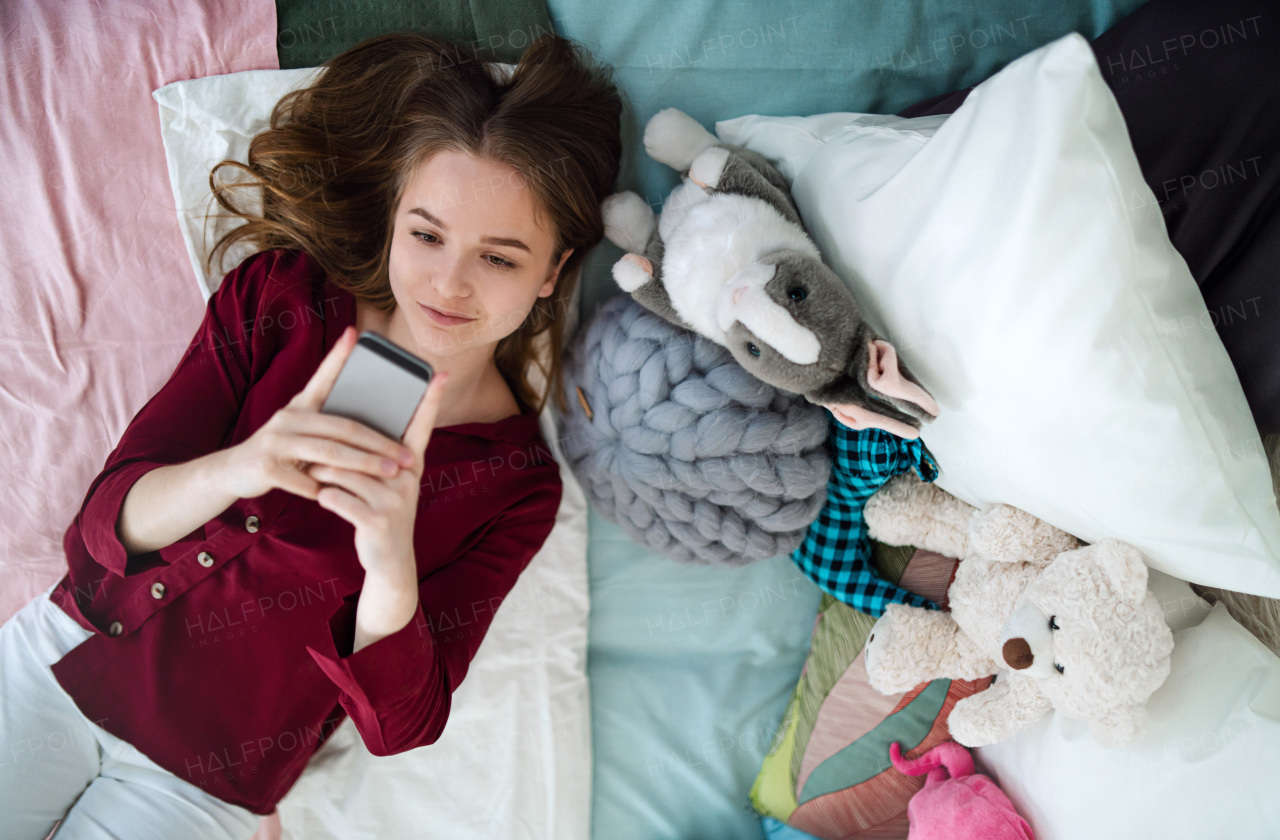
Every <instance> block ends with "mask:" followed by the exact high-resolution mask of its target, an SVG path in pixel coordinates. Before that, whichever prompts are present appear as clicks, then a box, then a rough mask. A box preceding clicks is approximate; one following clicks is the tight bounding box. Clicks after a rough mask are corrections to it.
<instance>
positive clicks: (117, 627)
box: [107, 621, 124, 636]
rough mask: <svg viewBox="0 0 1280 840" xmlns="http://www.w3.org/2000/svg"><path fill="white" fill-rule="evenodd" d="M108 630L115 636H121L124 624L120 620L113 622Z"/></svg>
mask: <svg viewBox="0 0 1280 840" xmlns="http://www.w3.org/2000/svg"><path fill="white" fill-rule="evenodd" d="M107 632H108V633H110V634H111V635H113V636H119V635H120V634H121V633H123V632H124V625H123V624H121V623H120V622H118V621H113V622H111V626H110V627H108V628H107Z"/></svg>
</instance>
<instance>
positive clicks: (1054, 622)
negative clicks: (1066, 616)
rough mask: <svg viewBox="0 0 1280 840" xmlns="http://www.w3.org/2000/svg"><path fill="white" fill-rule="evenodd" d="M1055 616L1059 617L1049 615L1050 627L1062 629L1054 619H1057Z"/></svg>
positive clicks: (1051, 628)
mask: <svg viewBox="0 0 1280 840" xmlns="http://www.w3.org/2000/svg"><path fill="white" fill-rule="evenodd" d="M1055 618H1057V616H1056V615H1051V616H1049V629H1050V630H1061V629H1062V628H1061V627H1059V626H1058V622H1056V621H1054V619H1055Z"/></svg>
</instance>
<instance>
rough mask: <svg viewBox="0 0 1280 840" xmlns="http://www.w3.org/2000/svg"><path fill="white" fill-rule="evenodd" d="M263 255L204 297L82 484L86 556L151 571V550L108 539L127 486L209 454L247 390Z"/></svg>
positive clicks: (118, 569) (266, 262)
mask: <svg viewBox="0 0 1280 840" xmlns="http://www.w3.org/2000/svg"><path fill="white" fill-rule="evenodd" d="M271 262H272V259H271V252H262V253H260V254H257V255H255V256H253V257H250V258H248V259H246V260H245V261H244V262H242V263H241V264H240V265H239V267H237V268H235V269H234V270H232V271H231V272H230V273H228V274H227V275H226V277H225V278H223V281H222V284H221V285H220V286H219V287H218V289H217V290H216V291H215V292H214V293H213V295H212V296H211V297H210V298H209V301H208V304H207V306H206V310H205V315H204V321H203V322H202V323H201V324H200V328H199V330H197V331H196V334H195V337H194V338H192V339H191V343H190V344H189V345H188V347H187V350H186V352H185V353H184V354H183V356H182V360H181V361H180V362H178V366H177V368H176V369H175V370H174V372H173V373H172V374H171V375H170V376H169V381H168V382H166V383H165V384H164V385H163V386H162V387H161V388H160V390H159V391H158V392H156V394H155V395H154V396H153V397H152V398H151V399H150V400H149V401H148V402H147V404H146V405H144V406H143V407H142V408H141V410H139V411H138V413H137V414H136V415H135V416H134V418H133V420H132V421H130V423H129V425H128V427H127V428H126V429H125V431H124V434H123V435H121V437H120V442H119V443H118V444H117V445H116V448H115V450H114V451H113V452H112V453H111V454H110V455H109V456H108V457H107V461H106V464H105V465H104V467H103V469H102V472H101V473H99V474H98V476H97V478H95V479H94V480H93V482H92V483H91V484H90V485H89V490H88V493H87V494H86V495H85V500H84V503H83V504H82V506H81V508H80V512H79V513H78V514H77V522H78V523H79V526H80V532H81V534H82V535H83V537H84V542H85V546H86V548H87V549H88V551H89V554H90V556H92V557H93V559H94V560H95V561H96V562H98V563H99V564H100V565H102V566H103V567H104V568H106V569H108V570H110V571H112V572H115V573H116V574H117V575H121V576H126V575H130V574H135V573H136V572H138V571H141V570H144V569H147V568H154V566H155V563H154V562H148V563H145V564H144V563H135V564H132V565H134V566H138V567H141V568H133V569H130V568H129V566H130V565H131V564H130V563H129V562H128V561H129V560H130V559H144V558H145V559H146V560H148V561H154V560H155V558H157V557H160V553H159V552H158V551H154V552H148V553H147V554H145V555H139V556H138V557H136V558H130V557H129V556H128V555H127V554H126V552H125V549H124V546H123V545H122V544H121V542H120V538H119V536H117V534H116V522H117V520H118V519H119V518H120V508H121V506H122V505H123V504H124V499H125V496H126V495H128V492H129V490H130V489H131V488H132V487H133V485H134V482H136V481H137V480H138V479H139V478H141V477H142V476H143V475H145V474H146V473H148V472H150V471H151V470H153V469H155V468H156V467H160V466H165V465H168V464H181V463H185V462H187V461H191V460H194V459H195V458H198V457H200V456H202V455H207V454H208V453H210V452H213V451H216V450H217V449H219V448H220V447H221V446H222V443H223V441H224V440H225V439H226V438H227V436H228V435H229V434H230V433H231V431H232V429H233V428H234V427H235V423H236V420H237V418H238V417H239V414H240V408H241V406H242V405H243V404H244V400H245V394H246V393H247V391H248V389H249V383H250V371H251V370H252V363H253V353H252V347H251V346H250V345H251V341H250V338H249V337H248V336H251V335H252V329H253V326H254V319H255V318H256V316H257V312H258V302H259V298H260V297H261V296H260V294H259V292H260V290H261V287H262V284H263V280H264V278H265V276H266V275H267V273H268V270H269V267H270V264H271Z"/></svg>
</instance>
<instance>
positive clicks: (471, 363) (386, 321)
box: [355, 298, 520, 428]
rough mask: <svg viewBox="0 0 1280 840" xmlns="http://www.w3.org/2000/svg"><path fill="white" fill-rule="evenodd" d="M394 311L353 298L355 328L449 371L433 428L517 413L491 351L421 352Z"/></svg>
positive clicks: (495, 420) (513, 398)
mask: <svg viewBox="0 0 1280 840" xmlns="http://www.w3.org/2000/svg"><path fill="white" fill-rule="evenodd" d="M395 315H396V310H392V312H391V313H385V312H381V311H380V310H378V309H377V308H376V307H374V306H373V305H372V304H369V303H366V302H365V301H363V300H360V299H359V298H357V299H356V324H355V326H356V330H357V331H363V330H373V331H374V332H377V333H378V334H380V335H382V336H383V337H385V338H387V339H389V340H390V341H392V342H394V343H396V344H398V345H400V346H401V347H403V348H405V349H406V350H408V351H410V352H411V353H415V354H417V355H419V356H422V357H423V358H425V359H426V360H427V361H428V362H430V363H431V366H432V367H433V368H434V369H435V370H436V372H437V373H439V372H441V371H446V370H447V371H448V372H449V384H448V385H447V386H446V389H445V396H444V400H443V401H442V402H441V404H440V409H439V412H438V413H437V415H436V427H437V428H440V427H444V426H456V425H458V424H461V423H494V422H497V421H499V420H505V419H506V418H507V417H510V416H511V415H513V414H519V413H520V405H519V403H518V402H517V401H516V398H515V395H514V394H513V393H512V391H511V387H510V386H509V385H508V384H507V381H506V379H504V378H503V376H502V372H501V371H499V370H498V366H497V363H496V362H495V361H494V359H493V354H492V353H490V354H489V355H487V356H485V355H483V354H479V353H477V354H459V355H457V356H450V357H448V358H445V359H432V358H429V357H428V356H427V354H424V353H423V352H422V350H421V348H420V347H419V346H418V344H417V341H416V340H415V339H414V338H413V334H412V333H410V332H409V330H408V328H407V326H406V325H405V323H404V321H403V320H402V319H401V318H398V317H395Z"/></svg>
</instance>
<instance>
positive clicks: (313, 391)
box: [289, 327, 359, 411]
mask: <svg viewBox="0 0 1280 840" xmlns="http://www.w3.org/2000/svg"><path fill="white" fill-rule="evenodd" d="M357 338H359V336H358V334H357V333H356V330H355V327H347V328H346V329H345V330H343V331H342V335H340V336H338V340H337V341H336V342H334V345H333V347H332V348H331V349H330V350H329V353H328V354H327V355H326V356H325V357H324V361H322V362H320V366H319V367H317V368H316V372H315V373H313V374H311V379H310V380H308V382H307V384H306V387H304V388H303V389H302V390H301V391H299V392H298V394H297V395H296V396H295V397H294V398H293V399H291V400H289V405H291V406H298V407H302V408H310V409H312V410H314V411H319V410H320V407H321V406H323V405H324V401H325V398H326V397H328V396H329V391H330V390H332V389H333V383H334V382H337V381H338V374H339V373H341V372H342V366H343V365H344V364H346V361H347V357H348V356H350V355H351V350H352V348H354V347H355V346H356V339H357Z"/></svg>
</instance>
